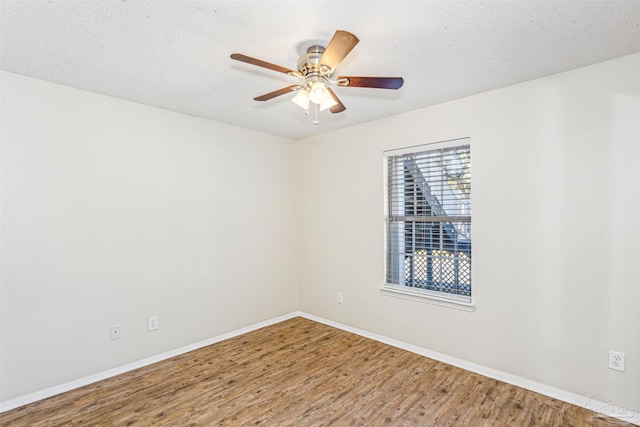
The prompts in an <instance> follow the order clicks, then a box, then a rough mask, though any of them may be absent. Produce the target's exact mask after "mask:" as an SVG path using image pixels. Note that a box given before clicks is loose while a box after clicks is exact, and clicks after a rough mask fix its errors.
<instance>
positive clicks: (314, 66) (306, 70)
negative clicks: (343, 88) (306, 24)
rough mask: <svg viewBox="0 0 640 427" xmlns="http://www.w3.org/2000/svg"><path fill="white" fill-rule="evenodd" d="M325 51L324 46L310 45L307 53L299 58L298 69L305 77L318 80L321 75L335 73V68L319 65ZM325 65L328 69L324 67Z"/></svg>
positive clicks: (325, 75)
mask: <svg viewBox="0 0 640 427" xmlns="http://www.w3.org/2000/svg"><path fill="white" fill-rule="evenodd" d="M324 51H325V48H324V46H320V45H314V46H310V47H309V48H308V49H307V53H305V54H304V55H302V56H301V57H300V58H299V59H298V71H300V73H301V74H302V75H303V76H304V77H305V78H307V79H311V80H314V81H317V80H318V78H320V77H331V76H332V75H333V70H331V69H330V68H329V67H325V66H322V65H321V66H318V63H319V62H320V59H321V58H322V54H323V53H324ZM323 67H324V68H326V69H323ZM314 77H315V79H314Z"/></svg>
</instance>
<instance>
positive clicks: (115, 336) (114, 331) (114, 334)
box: [109, 325, 120, 340]
mask: <svg viewBox="0 0 640 427" xmlns="http://www.w3.org/2000/svg"><path fill="white" fill-rule="evenodd" d="M109 335H110V336H111V340H119V339H120V325H113V326H111V327H109Z"/></svg>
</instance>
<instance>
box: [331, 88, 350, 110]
mask: <svg viewBox="0 0 640 427" xmlns="http://www.w3.org/2000/svg"><path fill="white" fill-rule="evenodd" d="M327 90H328V91H329V94H331V97H332V98H333V100H334V101H336V102H337V103H338V104H336V105H334V106H333V107H331V108H329V111H331V112H332V113H333V114H335V113H342V112H343V111H344V110H346V109H347V107H345V106H344V104H342V102H340V100H339V99H338V97H337V96H336V94H335V93H334V92H333V91H332V90H331V88H329V87H328V88H327Z"/></svg>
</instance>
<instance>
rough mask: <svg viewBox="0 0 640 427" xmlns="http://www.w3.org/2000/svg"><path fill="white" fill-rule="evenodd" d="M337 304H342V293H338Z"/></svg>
mask: <svg viewBox="0 0 640 427" xmlns="http://www.w3.org/2000/svg"><path fill="white" fill-rule="evenodd" d="M336 302H339V303H340V304H342V292H338V293H336Z"/></svg>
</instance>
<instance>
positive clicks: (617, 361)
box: [609, 350, 624, 372]
mask: <svg viewBox="0 0 640 427" xmlns="http://www.w3.org/2000/svg"><path fill="white" fill-rule="evenodd" d="M609 368H610V369H615V370H616V371H621V372H624V353H621V352H619V351H613V350H609Z"/></svg>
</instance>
